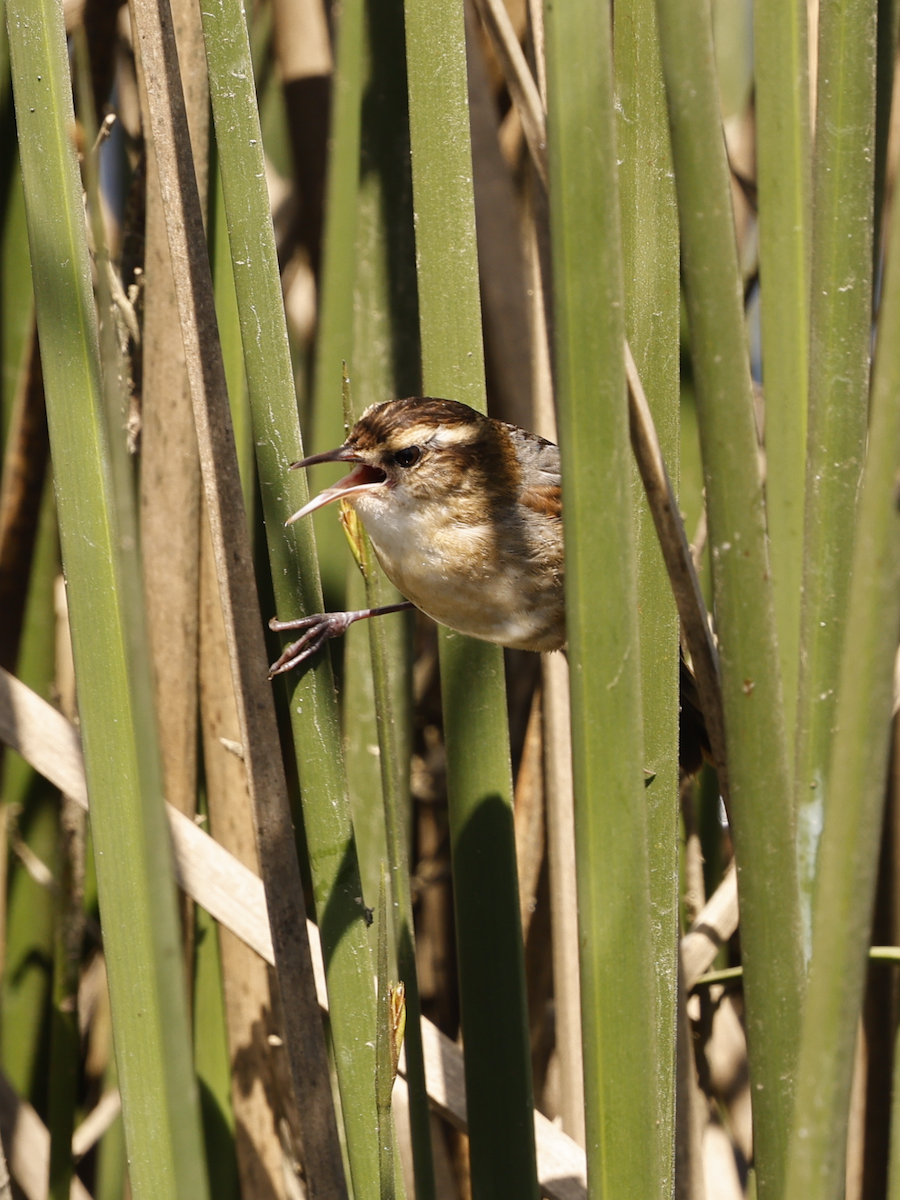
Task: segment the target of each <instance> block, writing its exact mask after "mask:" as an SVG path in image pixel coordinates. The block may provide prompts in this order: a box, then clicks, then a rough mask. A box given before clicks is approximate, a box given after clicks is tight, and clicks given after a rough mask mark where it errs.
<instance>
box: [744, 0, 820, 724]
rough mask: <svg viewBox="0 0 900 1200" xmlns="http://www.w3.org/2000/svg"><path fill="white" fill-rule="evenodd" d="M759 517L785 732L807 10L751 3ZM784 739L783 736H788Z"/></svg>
mask: <svg viewBox="0 0 900 1200" xmlns="http://www.w3.org/2000/svg"><path fill="white" fill-rule="evenodd" d="M753 18H754V68H755V75H756V154H757V179H758V185H759V258H760V286H761V289H762V298H761V314H760V315H761V321H762V359H763V385H764V387H765V396H766V463H767V472H766V513H767V517H768V525H769V553H770V555H771V559H772V577H773V586H774V589H775V619H776V622H777V626H778V649H779V652H780V658H781V678H782V684H783V690H784V711H785V719H786V727H787V729H788V730H789V731H790V730H792V729H793V723H794V715H795V713H796V709H797V669H798V662H799V659H798V655H799V647H800V585H801V574H802V564H803V491H804V487H805V483H806V480H805V471H804V464H805V461H806V388H807V374H808V364H809V244H810V220H811V211H810V160H809V151H810V147H809V72H808V52H807V44H806V6H805V5H803V4H785V3H783V0H757V2H756V3H755V4H754V6H753ZM788 740H789V742H790V737H789V739H788Z"/></svg>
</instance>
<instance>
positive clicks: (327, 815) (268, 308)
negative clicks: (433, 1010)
mask: <svg viewBox="0 0 900 1200" xmlns="http://www.w3.org/2000/svg"><path fill="white" fill-rule="evenodd" d="M203 26H204V34H205V37H206V45H207V58H208V61H209V68H210V95H211V97H212V104H213V117H214V120H215V127H216V141H217V146H218V152H219V164H220V170H221V174H222V185H223V192H224V199H225V212H226V219H227V223H228V234H229V241H230V245H231V258H232V264H233V269H234V282H235V290H236V293H237V301H238V312H239V316H240V323H241V332H242V339H243V345H244V365H245V370H246V374H247V386H248V389H249V394H250V405H251V410H252V414H253V431H254V441H255V444H256V453H257V469H258V472H259V479H260V491H261V495H262V509H263V517H264V519H265V524H266V533H267V542H268V549H269V562H270V567H271V572H272V580H273V585H274V591H275V600H276V604H277V607H278V610H279V613H280V614H282V615H289V616H295V615H298V613H312V612H321V611H322V591H321V585H320V582H319V574H318V568H317V565H316V558H315V550H314V543H313V539H312V532H311V530H310V528H309V522H308V521H303V522H298V523H297V524H296V525H294V526H293V527H292V529H291V531H290V532H289V533H287V532H285V530H284V527H283V526H284V522H285V520H286V519H287V517H288V516H289V515H290V514H291V513H292V512H296V511H297V509H299V508H300V507H302V505H303V504H304V503H305V502H306V499H307V497H308V493H307V488H306V480H305V479H304V478H303V477H302V474H303V473H302V472H295V473H291V472H290V471H289V470H288V468H289V464H290V463H291V462H293V461H296V460H297V459H298V458H302V457H303V450H302V446H301V441H300V427H299V422H298V418H297V406H296V400H295V396H294V387H293V379H292V369H291V360H290V353H289V348H288V340H287V329H286V326H285V318H284V307H283V303H282V298H281V285H280V280H279V275H278V262H277V257H276V251H275V240H274V233H273V229H272V222H271V216H270V212H269V201H268V194H267V191H266V183H265V178H266V177H265V162H264V158H263V153H262V143H261V134H260V127H259V114H258V111H257V107H256V91H255V87H254V82H253V71H252V64H251V60H250V43H249V38H248V34H247V27H246V23H245V21H244V16H243V12H242V10H241V6H240V4H239V3H237V2H235V0H219V2H217V3H213V4H208V5H206V6H204V12H203ZM288 695H289V711H290V716H291V725H292V729H293V732H294V740H295V746H296V752H297V768H298V773H299V778H300V786H301V797H302V801H303V816H304V827H305V833H306V839H307V846H308V850H309V860H310V870H311V873H312V879H313V891H314V897H315V904H316V913H317V916H318V921H319V928H320V931H321V934H322V943H323V951H324V954H325V964H326V972H327V975H328V984H329V997H330V1019H331V1031H332V1036H333V1039H334V1046H335V1063H336V1068H337V1074H338V1080H339V1084H340V1088H341V1094H342V1097H343V1105H342V1107H343V1117H344V1124H345V1129H346V1133H347V1152H348V1156H349V1161H350V1168H351V1174H352V1178H353V1189H354V1192H355V1195H356V1200H363V1198H364V1197H365V1196H369V1195H375V1194H377V1191H376V1190H373V1189H377V1186H378V1145H377V1136H376V1129H377V1124H376V1116H375V1093H374V1089H373V1087H372V1079H373V1078H374V1045H375V1032H374V1020H375V1007H374V1005H375V997H374V991H373V986H372V979H373V963H372V956H371V952H370V947H369V940H368V934H367V930H366V922H365V906H364V904H363V895H362V887H361V883H360V877H359V865H358V862H357V857H356V846H355V842H354V836H353V828H352V820H351V814H350V804H349V799H348V795H347V780H346V773H345V770H344V762H343V754H342V750H341V738H340V728H339V723H338V713H337V706H336V703H335V697H334V682H333V677H332V673H331V664H330V660H329V658H328V656H323V657H321V658H320V659H319V661H318V662H317V663H315V664H313V665H312V666H311V667H310V668H309V669H308V670H304V671H303V673H302V674H301V675H300V676H299V678H297V679H293V678H292V679H291V680H290V681H289V682H288Z"/></svg>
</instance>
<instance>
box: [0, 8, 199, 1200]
mask: <svg viewBox="0 0 900 1200" xmlns="http://www.w3.org/2000/svg"><path fill="white" fill-rule="evenodd" d="M7 16H8V28H9V37H10V49H11V53H12V63H13V81H14V89H15V100H16V117H17V122H18V128H19V136H20V139H21V147H22V169H23V180H24V184H25V197H26V207H27V214H28V230H29V240H30V243H31V252H32V264H33V272H34V282H35V303H36V312H37V320H38V329H39V332H40V337H41V351H42V356H43V365H44V380H45V389H46V396H47V411H48V422H49V427H50V441H51V450H52V452H53V460H54V474H55V482H56V492H57V500H58V505H59V518H60V532H61V539H62V549H63V559H64V563H65V570H66V579H67V585H68V600H69V611H70V617H71V628H72V645H73V651H74V656H75V669H76V676H77V679H78V696H79V711H80V716H81V728H82V735H83V742H84V755H85V769H86V772H87V778H88V785H89V788H90V793H91V803H92V812H91V828H92V833H93V839H94V847H95V851H96V864H97V878H98V885H99V891H100V907H101V916H102V918H103V929H104V950H105V953H106V959H107V965H108V971H109V985H110V998H111V1003H112V1014H113V1024H114V1029H115V1037H116V1045H117V1048H118V1051H119V1081H120V1086H121V1089H122V1099H123V1114H124V1118H125V1129H126V1137H127V1141H128V1148H129V1158H130V1168H131V1170H130V1178H131V1187H132V1192H133V1194H134V1196H135V1197H137V1198H144V1197H146V1198H148V1200H149V1197H154V1200H159V1198H169V1197H172V1198H175V1197H181V1198H183V1200H202V1198H203V1197H205V1196H206V1195H207V1194H208V1187H207V1182H206V1169H205V1163H204V1159H203V1149H202V1142H201V1136H200V1119H199V1106H198V1103H197V1088H196V1080H195V1078H194V1075H193V1071H192V1067H191V1052H190V1033H189V1027H188V1016H187V1004H186V997H185V993H184V986H183V984H184V976H183V973H182V972H181V971H179V970H172V963H173V962H176V963H177V962H178V961H179V958H180V950H179V944H180V931H179V923H178V915H177V909H176V898H175V889H174V886H172V884H171V883H167V882H166V881H169V880H171V879H172V877H173V865H172V852H171V845H170V841H169V831H168V826H167V823H166V817H165V812H164V808H163V803H162V782H161V770H160V763H159V754H158V748H157V746H156V737H155V720H154V714H153V702H152V687H151V680H150V671H149V663H148V661H147V656H146V648H145V642H144V630H143V612H142V608H141V596H140V582H139V581H140V568H139V564H138V563H137V561H136V554H137V539H136V537H135V529H136V525H135V519H134V511H133V505H132V504H131V503H130V501H131V500H132V497H131V496H130V493H129V491H128V489H127V488H126V489H125V490H124V491H121V490H120V492H119V493H118V494H114V485H115V484H116V483H120V482H121V480H122V478H123V476H124V475H127V464H123V461H122V460H124V458H125V453H126V452H125V446H124V437H121V438H120V437H119V436H118V435H119V434H120V432H121V430H120V427H118V426H117V425H116V424H115V423H114V422H111V423H110V424H111V430H110V432H109V433H108V431H107V428H106V415H105V414H104V410H103V400H102V385H101V378H100V359H99V346H98V338H97V324H96V312H95V308H94V298H93V295H92V292H91V268H90V261H89V258H88V251H87V244H86V237H85V227H84V210H83V205H82V189H81V182H80V180H79V178H78V172H77V165H76V157H75V146H74V142H73V139H72V130H73V127H74V116H73V111H72V98H71V97H72V92H71V86H72V85H71V79H70V77H69V66H68V56H67V50H66V40H65V30H64V27H63V20H62V10H61V8H60V7H59V6H58V5H57V4H55V3H52V2H51V0H46V2H42V3H38V4H35V3H33V2H29V3H26V4H18V3H15V4H10V5H8V8H7ZM109 365H110V367H112V366H113V364H109ZM110 433H111V435H112V436H110ZM111 458H112V459H113V460H115V459H116V458H118V460H119V466H118V468H117V469H115V470H114V469H112V467H111ZM123 466H124V467H125V468H126V469H125V470H123Z"/></svg>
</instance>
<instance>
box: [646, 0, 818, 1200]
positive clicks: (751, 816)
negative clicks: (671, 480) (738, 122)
mask: <svg viewBox="0 0 900 1200" xmlns="http://www.w3.org/2000/svg"><path fill="white" fill-rule="evenodd" d="M657 11H658V13H659V20H660V37H661V44H662V52H663V70H664V73H665V79H666V92H667V99H668V106H669V123H670V127H671V130H672V148H673V159H674V164H675V183H676V189H677V194H678V215H679V224H680V228H681V245H682V275H683V279H684V284H685V292H686V298H687V310H688V317H689V321H690V335H691V354H692V359H693V366H694V375H695V381H696V389H697V408H698V416H699V424H700V440H701V447H702V453H703V470H704V475H705V479H706V496H707V506H708V512H709V539H710V549H711V556H712V568H713V598H714V603H715V618H716V630H717V633H718V637H719V650H720V662H721V669H722V698H723V706H724V714H725V728H726V740H727V753H728V777H729V792H730V798H731V809H730V813H729V816H730V819H731V830H732V837H733V841H734V849H735V857H736V859H737V862H738V864H739V869H740V892H741V951H742V956H743V962H744V997H745V1003H746V1019H747V1038H748V1050H749V1057H750V1076H751V1080H752V1087H753V1106H754V1109H753V1114H754V1124H753V1131H754V1148H755V1162H756V1164H757V1186H758V1189H759V1196H760V1197H761V1200H767V1198H768V1197H771V1196H780V1195H781V1185H782V1182H783V1171H784V1160H785V1155H786V1150H787V1133H788V1129H789V1123H790V1111H791V1099H792V1095H793V1063H794V1056H795V1053H796V1047H797V1042H798V1037H799V1007H800V999H801V996H802V991H803V968H802V959H801V954H800V923H799V897H798V889H797V868H796V857H795V837H794V813H793V804H792V797H791V793H790V782H789V781H790V772H789V766H788V753H787V741H786V737H785V727H784V714H783V706H782V689H781V678H780V672H779V668H778V644H777V638H776V631H775V613H774V606H773V596H772V585H771V578H770V571H769V563H768V556H767V550H766V522H765V510H764V502H763V487H762V480H761V478H760V472H759V465H758V455H757V441H756V429H755V424H754V414H753V399H752V395H751V389H750V370H749V359H748V350H747V340H746V334H745V329H744V312H743V297H742V287H741V279H740V275H739V272H738V262H737V248H736V244H735V230H734V220H733V215H732V208H731V195H730V187H731V181H730V178H729V169H728V163H727V161H726V157H725V143H724V138H723V136H722V124H721V114H720V110H719V93H718V85H717V81H716V77H715V72H714V55H713V43H712V24H711V20H710V9H709V5H708V3H706V0H687V2H685V0H658V3H657Z"/></svg>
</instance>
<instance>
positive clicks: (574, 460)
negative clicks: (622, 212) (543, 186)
mask: <svg viewBox="0 0 900 1200" xmlns="http://www.w3.org/2000/svg"><path fill="white" fill-rule="evenodd" d="M611 51H612V47H611V39H610V13H609V9H608V7H607V6H606V5H595V4H590V3H573V4H569V5H557V4H553V5H551V6H549V7H548V10H547V88H548V143H549V152H550V232H551V241H552V248H553V284H554V305H555V314H556V367H557V393H558V400H559V432H560V446H561V450H562V456H563V505H564V510H565V514H566V616H567V625H568V635H569V655H570V663H571V683H570V690H571V697H572V760H573V771H574V783H575V832H576V862H577V882H578V924H579V939H580V958H581V1014H582V1015H581V1022H582V1038H583V1045H584V1080H585V1124H586V1139H587V1140H586V1149H587V1163H588V1180H589V1186H590V1189H591V1191H592V1192H596V1194H598V1195H604V1196H605V1195H610V1196H619V1197H635V1198H637V1197H648V1196H655V1195H658V1194H660V1191H659V1189H660V1185H661V1177H662V1172H661V1171H660V1163H659V1150H658V1145H659V1139H658V1135H657V1129H656V1122H655V1121H651V1120H647V1119H646V1115H647V1114H648V1113H650V1112H653V1113H654V1114H656V1113H657V1112H658V1111H659V1108H658V1101H657V1095H656V1082H657V1079H656V1071H657V1066H656V1032H657V1026H656V1003H655V1001H656V992H655V981H654V979H653V973H652V966H651V963H652V954H653V951H652V949H651V945H652V942H651V928H650V903H649V899H650V882H649V867H648V859H647V816H646V806H645V799H644V782H643V770H642V768H643V763H644V748H643V737H642V731H641V656H640V648H639V641H638V622H637V593H636V562H635V549H634V529H633V524H632V514H631V507H632V477H631V474H630V472H631V469H632V468H631V452H630V448H629V440H628V417H627V404H626V385H625V360H624V338H625V323H624V311H623V309H624V306H623V297H624V290H623V278H622V259H621V245H620V222H619V196H618V185H617V170H616V148H615V146H616V141H615V117H614V104H613V79H612V54H611ZM599 730H602V731H603V735H602V738H598V737H597V731H599ZM640 1113H643V1114H644V1118H643V1119H642V1118H641V1117H640V1116H639V1114H640ZM626 1129H628V1131H629V1132H628V1135H627V1136H625V1133H624V1131H625V1130H626Z"/></svg>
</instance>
